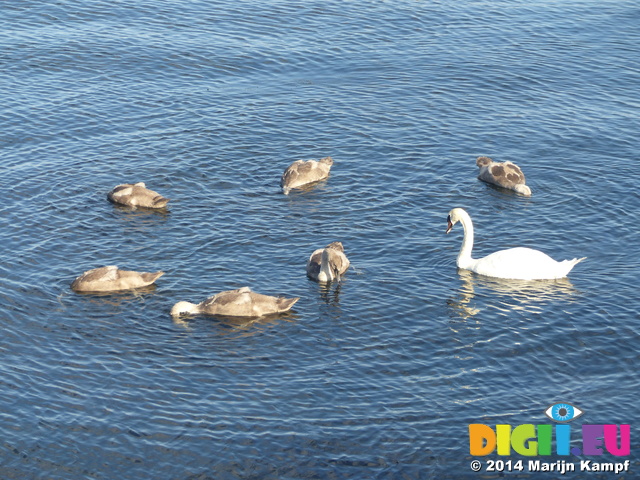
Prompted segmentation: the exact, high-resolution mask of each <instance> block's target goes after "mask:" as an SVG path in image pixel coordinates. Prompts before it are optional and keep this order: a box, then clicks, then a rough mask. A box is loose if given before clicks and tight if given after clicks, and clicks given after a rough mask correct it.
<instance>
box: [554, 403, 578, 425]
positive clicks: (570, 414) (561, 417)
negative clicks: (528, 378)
mask: <svg viewBox="0 0 640 480" xmlns="http://www.w3.org/2000/svg"><path fill="white" fill-rule="evenodd" d="M583 413H584V412H583V411H582V410H580V409H579V408H578V407H576V406H575V405H571V404H569V403H554V404H553V405H551V406H549V408H547V409H546V410H545V411H544V414H545V415H546V416H547V417H549V418H550V419H551V420H553V421H555V422H560V423H565V422H570V421H571V420H575V419H576V418H578V417H579V416H580V415H582V414H583Z"/></svg>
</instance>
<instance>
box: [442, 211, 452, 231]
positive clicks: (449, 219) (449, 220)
mask: <svg viewBox="0 0 640 480" xmlns="http://www.w3.org/2000/svg"><path fill="white" fill-rule="evenodd" d="M452 228H453V223H451V215H448V216H447V231H446V232H444V233H449V232H450V231H451V229H452Z"/></svg>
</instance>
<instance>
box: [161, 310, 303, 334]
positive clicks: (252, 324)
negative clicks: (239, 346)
mask: <svg viewBox="0 0 640 480" xmlns="http://www.w3.org/2000/svg"><path fill="white" fill-rule="evenodd" d="M203 318H204V319H209V320H213V321H214V322H216V324H217V325H218V326H219V327H220V331H219V332H218V333H219V334H220V335H232V336H234V337H249V336H252V335H255V334H256V333H260V332H262V331H264V330H265V329H266V328H272V327H275V326H276V325H278V324H280V323H281V322H295V321H296V320H297V319H298V315H297V314H295V313H293V312H284V313H274V314H271V315H263V316H262V317H229V316H224V315H206V314H198V315H191V316H188V317H179V316H176V315H172V316H171V319H172V320H173V324H174V325H177V326H180V327H182V328H184V329H185V330H187V331H193V330H194V327H195V326H197V325H201V324H200V322H198V319H203Z"/></svg>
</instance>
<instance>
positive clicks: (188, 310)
mask: <svg viewBox="0 0 640 480" xmlns="http://www.w3.org/2000/svg"><path fill="white" fill-rule="evenodd" d="M197 309H198V306H197V305H195V304H193V303H189V302H178V303H176V304H175V305H174V306H173V308H172V309H171V316H173V317H179V316H180V315H189V314H193V313H196V311H197Z"/></svg>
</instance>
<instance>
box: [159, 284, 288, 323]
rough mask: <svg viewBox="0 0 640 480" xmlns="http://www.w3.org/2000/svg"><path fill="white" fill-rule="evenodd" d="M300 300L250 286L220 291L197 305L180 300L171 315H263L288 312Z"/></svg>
mask: <svg viewBox="0 0 640 480" xmlns="http://www.w3.org/2000/svg"><path fill="white" fill-rule="evenodd" d="M298 300H300V298H299V297H297V298H283V297H271V296H268V295H261V294H259V293H255V292H252V291H251V289H250V288H249V287H242V288H239V289H237V290H227V291H225V292H220V293H218V294H216V295H214V296H213V297H209V298H207V299H206V300H205V301H203V302H201V303H199V304H198V305H195V304H193V303H189V302H178V303H176V304H175V305H174V306H173V308H172V309H171V315H174V316H177V315H183V314H189V315H197V314H208V315H223V316H227V317H261V316H263V315H270V314H274V313H282V312H286V311H288V310H290V309H291V307H293V305H294V304H295V303H296V302H297V301H298Z"/></svg>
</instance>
